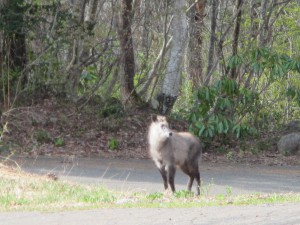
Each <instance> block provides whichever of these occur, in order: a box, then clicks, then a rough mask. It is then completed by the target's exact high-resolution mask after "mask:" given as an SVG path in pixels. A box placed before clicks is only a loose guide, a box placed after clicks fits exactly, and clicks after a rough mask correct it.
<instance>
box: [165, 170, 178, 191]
mask: <svg viewBox="0 0 300 225" xmlns="http://www.w3.org/2000/svg"><path fill="white" fill-rule="evenodd" d="M167 173H168V182H169V185H170V187H171V190H172V192H173V193H174V192H175V184H174V177H175V173H176V168H175V166H172V165H169V166H168V167H167Z"/></svg>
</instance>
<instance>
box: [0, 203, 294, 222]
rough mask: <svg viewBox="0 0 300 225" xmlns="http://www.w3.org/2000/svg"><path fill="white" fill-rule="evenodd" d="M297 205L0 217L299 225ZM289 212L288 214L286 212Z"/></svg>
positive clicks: (0, 216)
mask: <svg viewBox="0 0 300 225" xmlns="http://www.w3.org/2000/svg"><path fill="white" fill-rule="evenodd" d="M299 208H300V204H284V205H282V204H280V205H273V206H268V205H261V206H243V207H236V206H227V207H204V208H191V209H101V210H88V211H73V212H59V213H38V212H14V213H0V223H1V224H5V225H20V224H21V225H41V224H43V225H65V224H68V225H69V224H70V225H185V224H188V225H190V224H191V225H196V224H197V225H198V224H199V225H222V224H224V225H245V224H249V225H253V224H258V225H299V224H300V214H299ZM287 209H288V210H287Z"/></svg>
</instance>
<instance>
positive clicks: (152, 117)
mask: <svg viewBox="0 0 300 225" xmlns="http://www.w3.org/2000/svg"><path fill="white" fill-rule="evenodd" d="M151 120H152V122H156V121H157V115H154V114H152V115H151Z"/></svg>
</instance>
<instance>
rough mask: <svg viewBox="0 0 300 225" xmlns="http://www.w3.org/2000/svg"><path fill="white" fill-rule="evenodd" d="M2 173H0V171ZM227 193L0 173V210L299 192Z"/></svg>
mask: <svg viewBox="0 0 300 225" xmlns="http://www.w3.org/2000/svg"><path fill="white" fill-rule="evenodd" d="M0 172H1V171H0ZM0 174H1V173H0ZM226 192H227V193H225V194H220V195H216V196H210V195H208V193H204V194H203V195H201V196H194V195H193V194H191V193H189V192H187V191H184V190H183V191H178V192H176V193H175V194H174V195H172V194H170V193H146V192H117V191H111V190H109V189H107V188H105V187H102V186H86V185H79V184H72V183H69V182H62V181H54V180H49V179H45V178H39V177H36V176H34V177H31V176H29V175H26V176H25V177H24V176H22V175H21V176H15V175H14V176H12V175H11V174H9V175H7V176H5V175H2V174H1V175H0V211H15V210H39V211H61V210H74V209H92V208H130V207H146V208H154V207H161V208H175V207H176V208H177V207H203V206H226V205H256V204H270V203H284V202H300V193H290V194H253V195H238V196H233V195H232V194H231V193H232V189H231V188H230V187H228V188H227V191H226Z"/></svg>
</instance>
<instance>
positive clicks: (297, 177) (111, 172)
mask: <svg viewBox="0 0 300 225" xmlns="http://www.w3.org/2000/svg"><path fill="white" fill-rule="evenodd" d="M15 161H16V162H17V163H18V165H19V166H20V167H21V168H22V169H23V170H25V171H28V172H33V173H38V174H47V173H54V174H56V175H57V176H58V177H59V179H66V180H70V181H74V182H81V183H87V184H99V185H104V186H107V187H108V188H113V189H117V190H121V191H128V190H129V191H140V190H144V191H147V192H160V191H163V185H162V179H161V177H160V174H159V172H158V171H157V169H156V168H155V166H154V163H153V162H152V161H150V160H137V159H130V160H120V159H99V158H96V159H90V158H65V159H63V158H49V157H39V158H37V159H32V158H15ZM200 170H201V179H202V181H203V184H204V185H203V187H205V188H204V190H205V192H206V193H203V194H208V195H215V194H224V193H226V192H227V191H228V189H230V190H231V191H232V194H247V193H258V192H260V193H274V192H277V193H287V192H300V167H275V166H273V167H267V166H242V165H239V166H237V165H234V166H230V165H219V164H209V163H202V164H201V169H200ZM187 180H188V178H187V176H186V175H185V174H183V173H182V172H181V171H179V170H178V171H177V174H176V177H175V185H176V188H177V190H181V189H185V188H186V183H187Z"/></svg>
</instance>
